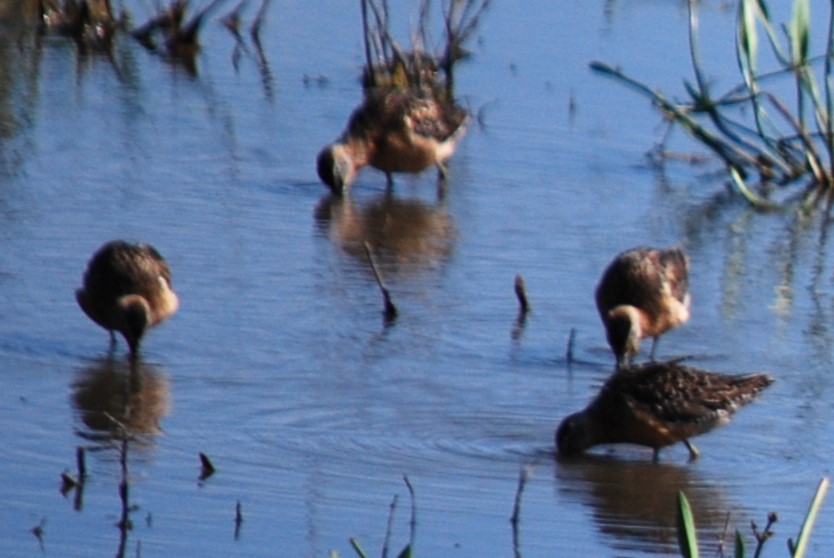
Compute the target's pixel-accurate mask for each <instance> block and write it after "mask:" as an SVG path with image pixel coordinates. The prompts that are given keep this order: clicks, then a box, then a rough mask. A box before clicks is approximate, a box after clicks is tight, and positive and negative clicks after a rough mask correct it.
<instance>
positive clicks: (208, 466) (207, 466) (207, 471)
mask: <svg viewBox="0 0 834 558" xmlns="http://www.w3.org/2000/svg"><path fill="white" fill-rule="evenodd" d="M215 471H216V469H215V468H214V464H213V463H212V462H211V459H209V458H208V456H207V455H206V454H204V453H203V452H200V480H205V479H207V478H209V477H210V476H212V475H213V474H214V472H215Z"/></svg>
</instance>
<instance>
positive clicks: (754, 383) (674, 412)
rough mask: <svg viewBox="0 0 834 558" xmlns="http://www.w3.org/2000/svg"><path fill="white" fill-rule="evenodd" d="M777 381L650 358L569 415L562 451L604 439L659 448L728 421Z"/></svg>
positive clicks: (560, 436)
mask: <svg viewBox="0 0 834 558" xmlns="http://www.w3.org/2000/svg"><path fill="white" fill-rule="evenodd" d="M771 383H773V378H772V377H771V376H769V375H767V374H746V375H740V376H734V375H727V374H719V373H716V372H706V371H703V370H699V369H696V368H693V367H690V366H685V365H683V364H681V363H680V362H679V361H670V362H649V363H646V364H642V365H638V366H630V367H626V368H620V369H618V370H616V371H615V372H614V373H613V374H612V375H611V377H609V378H608V380H607V381H606V382H605V384H604V385H603V386H602V389H600V391H599V394H597V396H596V397H595V398H594V399H593V401H591V403H590V404H588V406H587V407H586V408H585V409H584V410H583V411H580V412H578V413H574V414H572V415H570V416H568V417H567V418H565V419H564V420H563V421H562V423H561V424H560V425H559V428H558V429H557V430H556V447H557V449H558V451H559V453H560V454H562V455H575V454H578V453H581V452H583V451H584V450H586V449H588V448H590V447H593V446H596V445H598V444H637V445H641V446H648V447H650V448H652V449H653V450H654V458H655V459H657V457H658V453H659V451H660V448H663V447H666V446H669V445H672V444H675V443H677V442H683V443H684V444H685V445H686V447H687V449H688V450H689V453H690V457H691V458H692V459H695V458H696V457H697V456H698V450H697V449H696V448H695V446H694V445H692V443H691V442H690V441H689V438H692V437H695V436H698V435H700V434H704V433H706V432H709V431H710V430H712V429H713V428H716V427H718V426H721V425H724V424H727V423H728V422H730V417H731V416H732V415H733V413H734V412H735V411H736V410H738V409H739V408H740V407H742V406H744V405H746V404H747V403H749V402H750V401H752V400H753V399H754V398H755V397H756V396H757V395H758V394H759V393H760V392H761V391H762V390H764V389H765V388H766V387H768V386H769V385H770V384H771Z"/></svg>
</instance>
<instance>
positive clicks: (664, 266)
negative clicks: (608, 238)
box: [596, 247, 690, 365]
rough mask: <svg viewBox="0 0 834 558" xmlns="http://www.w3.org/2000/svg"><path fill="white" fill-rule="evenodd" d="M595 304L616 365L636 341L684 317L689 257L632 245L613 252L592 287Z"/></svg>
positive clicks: (626, 357) (625, 358)
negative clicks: (597, 280) (628, 248)
mask: <svg viewBox="0 0 834 558" xmlns="http://www.w3.org/2000/svg"><path fill="white" fill-rule="evenodd" d="M596 303H597V309H598V310H599V314H600V318H601V319H602V322H603V325H604V326H605V329H606V335H607V338H608V343H609V345H610V346H611V350H613V351H614V355H615V356H616V358H617V363H618V365H627V364H629V363H630V362H631V359H632V357H633V356H634V354H635V353H636V352H637V351H638V349H639V346H640V339H642V338H645V337H652V338H653V340H654V341H653V344H652V357H654V349H655V344H656V343H657V339H658V337H660V335H662V334H663V333H665V332H666V331H668V330H670V329H672V328H674V327H677V326H679V325H681V324H683V323H685V322H686V321H687V320H689V307H690V296H689V258H688V257H687V255H686V253H685V252H684V251H683V249H681V248H678V247H674V248H667V249H657V248H647V247H637V248H632V249H630V250H626V251H624V252H622V253H620V254H618V255H617V256H616V257H615V258H614V260H613V261H612V262H611V263H610V264H609V265H608V267H607V268H606V270H605V271H604V272H603V274H602V277H601V278H600V281H599V284H598V285H597V289H596Z"/></svg>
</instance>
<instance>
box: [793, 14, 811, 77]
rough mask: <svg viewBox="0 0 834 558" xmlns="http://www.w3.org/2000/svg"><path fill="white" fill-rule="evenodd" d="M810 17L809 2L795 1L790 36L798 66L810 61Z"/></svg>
mask: <svg viewBox="0 0 834 558" xmlns="http://www.w3.org/2000/svg"><path fill="white" fill-rule="evenodd" d="M810 17H811V8H810V6H809V4H808V0H795V1H794V4H793V14H792V16H791V23H790V26H789V27H788V35H789V36H790V41H791V54H792V55H793V61H794V63H795V64H796V65H797V66H800V65H802V64H805V63H806V62H807V61H808V43H809V29H810V27H811V24H810Z"/></svg>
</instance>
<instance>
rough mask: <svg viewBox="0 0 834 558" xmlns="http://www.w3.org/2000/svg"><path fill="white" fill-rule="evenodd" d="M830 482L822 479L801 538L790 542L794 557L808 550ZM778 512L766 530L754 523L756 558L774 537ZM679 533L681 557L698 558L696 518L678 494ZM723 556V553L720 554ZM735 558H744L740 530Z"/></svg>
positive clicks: (736, 538)
mask: <svg viewBox="0 0 834 558" xmlns="http://www.w3.org/2000/svg"><path fill="white" fill-rule="evenodd" d="M829 484H830V480H829V479H828V477H823V478H822V480H820V483H819V485H818V486H817V491H816V493H815V494H814V498H813V499H812V500H811V505H810V506H809V507H808V512H807V513H806V514H805V519H804V521H803V522H802V526H801V527H800V529H799V535H798V536H797V538H796V542H794V540H793V539H790V538H789V539H788V551H789V552H790V555H791V557H792V558H801V557H803V556H805V552H806V550H807V549H808V541H809V539H810V538H811V530H812V528H813V526H814V522H815V521H816V519H817V514H818V513H819V509H820V506H822V500H823V498H825V493H826V492H827V491H828V486H829ZM777 519H778V518H777V516H776V514H775V513H773V512H771V513H770V514H768V517H767V524H766V525H765V528H764V530H763V531H759V530H758V528H757V526H756V524H755V522H751V527H752V529H753V535H754V536H755V539H756V549H755V551H754V552H753V558H758V557H759V556H760V555H761V552H762V549H763V548H764V543H765V542H766V541H767V540H768V539H770V538H771V537H772V536H773V531H772V530H771V527H772V526H773V524H774V523H776V521H777ZM677 532H678V545H679V547H680V551H681V556H683V557H684V558H698V556H699V551H698V536H697V533H696V530H695V519H694V518H693V516H692V509H691V508H690V506H689V500H688V499H687V498H686V495H685V494H684V493H683V492H678V509H677ZM720 555H721V556H723V555H724V553H723V550H721V551H720ZM733 556H734V558H744V557H745V556H746V554H745V548H744V537H743V536H742V535H741V532H740V531H739V530H736V532H735V540H734V547H733Z"/></svg>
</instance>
